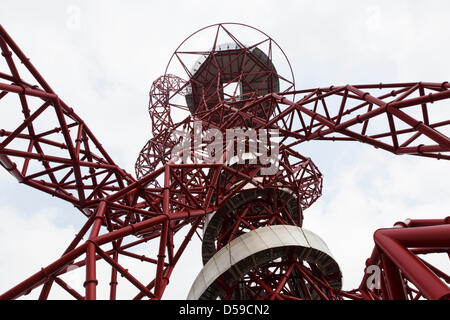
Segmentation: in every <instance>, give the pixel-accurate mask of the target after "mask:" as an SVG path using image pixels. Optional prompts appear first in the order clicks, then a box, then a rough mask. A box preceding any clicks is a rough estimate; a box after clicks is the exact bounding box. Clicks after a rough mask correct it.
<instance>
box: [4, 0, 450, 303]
mask: <svg viewBox="0 0 450 320" xmlns="http://www.w3.org/2000/svg"><path fill="white" fill-rule="evenodd" d="M449 12H450V2H449V1H446V0H442V1H437V0H431V1H413V0H411V1H401V0H397V1H356V0H355V1H345V0H344V1H331V0H330V1H281V0H280V1H264V0H258V1H232V0H227V1H111V0H108V1H75V0H74V1H50V0H41V1H15V0H12V1H10V0H2V1H1V3H0V23H1V24H2V25H3V27H4V28H5V29H6V30H7V31H8V32H9V33H10V35H11V36H12V37H13V38H14V39H15V41H16V42H17V43H18V44H19V46H20V47H21V48H22V50H23V51H24V52H25V54H26V55H27V56H28V57H30V58H31V61H32V62H33V63H34V65H35V66H36V67H37V69H38V70H39V71H40V72H41V74H42V75H43V76H44V77H45V78H46V80H47V81H48V82H49V83H50V85H51V86H52V87H53V89H54V90H55V91H56V92H57V93H58V95H59V96H60V97H61V98H62V99H63V100H64V101H66V102H67V103H68V104H69V105H71V106H72V107H73V108H74V109H75V110H76V112H77V113H78V115H80V116H81V117H82V118H83V119H84V120H85V121H86V123H87V124H88V125H89V127H90V128H91V130H92V131H93V132H94V133H95V134H96V136H97V137H98V138H99V140H100V141H101V142H102V143H103V145H104V147H105V148H106V150H107V151H108V152H109V153H110V155H111V156H112V157H113V159H114V160H115V161H116V162H117V163H118V164H119V165H121V166H122V167H123V168H125V169H126V170H127V171H129V172H134V169H133V168H134V162H135V159H136V157H137V155H138V152H139V151H140V149H141V148H142V146H143V145H144V143H145V142H146V141H147V140H148V138H149V136H150V133H151V132H150V121H149V118H148V114H147V104H148V89H149V87H150V85H151V83H152V82H153V80H155V79H156V78H157V77H158V76H159V75H161V74H163V73H164V69H165V66H166V64H167V61H168V59H169V57H170V55H171V53H172V52H173V50H174V49H175V48H176V47H177V46H178V44H179V43H180V42H181V41H182V40H183V39H184V38H185V37H186V36H188V35H189V34H190V33H192V32H193V31H195V30H197V29H199V28H201V27H203V26H206V25H209V24H214V23H218V22H242V23H246V24H249V25H252V26H255V27H257V28H259V29H261V30H263V31H264V32H266V33H268V34H269V35H270V36H272V37H273V38H274V39H275V40H276V41H277V42H278V43H279V45H280V46H281V47H282V48H283V49H284V51H285V53H286V54H287V56H288V57H289V59H290V61H291V64H292V67H293V69H294V74H295V78H296V87H297V88H312V87H317V86H323V87H325V86H330V85H343V84H350V83H351V84H358V83H379V82H384V83H386V82H410V81H433V82H443V81H448V80H450V79H449V78H450V77H449V75H450V62H449V58H448V56H449V52H450V50H449V49H450V44H449V35H448V34H449V33H448V32H449V30H450V28H449V27H450V20H449V19H448V14H449ZM78 13H79V16H78V18H79V20H77V21H79V24H77V23H76V21H75V23H74V20H73V18H74V16H73V15H74V14H78ZM78 18H77V19H78ZM275 63H276V62H275ZM449 107H450V106H449ZM0 112H1V109H0ZM447 114H448V115H450V112H448V113H447ZM1 116H2V114H1V113H0V117H1ZM448 118H449V117H448V116H447V118H446V119H448ZM442 120H444V119H442ZM300 151H301V152H302V153H304V154H305V155H306V156H309V157H311V158H312V159H313V160H314V161H315V163H316V164H317V165H318V167H319V169H320V170H321V171H322V173H323V174H324V192H323V196H322V197H321V199H320V200H319V201H318V202H317V203H316V204H314V205H313V206H312V207H311V208H310V209H308V210H307V211H306V212H305V223H304V225H305V227H306V228H308V229H310V230H311V231H314V232H315V233H317V234H318V235H320V236H321V237H322V238H323V239H324V240H325V241H326V242H327V243H328V246H329V247H330V249H331V251H332V253H333V255H334V257H335V258H336V260H337V261H338V263H339V264H340V266H341V268H342V271H343V276H344V288H345V289H351V288H354V287H356V286H358V284H359V280H360V279H361V277H362V272H363V267H364V262H365V259H366V258H367V257H369V256H370V253H371V251H372V248H373V238H372V236H373V232H374V231H375V230H376V229H378V228H381V227H390V226H392V225H393V223H395V222H396V221H399V220H404V219H406V218H436V217H445V216H449V215H450V213H449V208H450V197H449V194H448V190H449V187H450V185H449V183H450V182H449V181H450V170H449V163H447V162H443V161H436V160H432V159H421V158H416V157H412V156H401V157H398V156H394V155H391V154H387V153H385V152H384V151H380V150H375V149H374V148H372V147H369V146H366V145H363V144H359V143H325V142H310V143H308V144H305V145H303V146H302V147H301V148H300ZM0 219H1V221H2V223H1V224H0V292H4V291H5V290H7V289H8V288H9V287H11V286H12V285H14V284H16V283H17V282H19V281H20V280H23V279H24V278H26V277H27V276H29V275H31V274H32V273H34V272H36V271H38V270H39V268H40V267H42V266H46V265H47V264H49V263H50V262H52V260H54V259H56V258H57V257H58V256H59V255H60V254H61V253H62V251H63V249H64V248H65V247H66V246H67V244H68V243H69V241H71V239H72V238H73V236H74V234H75V233H76V232H77V230H78V228H79V227H80V225H81V223H82V222H83V221H84V220H83V217H82V216H81V214H80V213H79V212H78V211H76V210H75V209H74V208H73V207H72V206H71V205H68V204H66V203H64V202H63V201H62V200H55V199H52V198H51V197H50V196H47V195H44V194H41V193H40V192H38V191H35V190H32V189H30V188H28V187H25V186H21V185H19V184H18V183H17V182H16V181H15V180H14V178H12V177H10V176H9V175H8V174H6V173H5V172H3V171H2V172H0ZM444 263H447V265H444V266H443V268H444V269H446V270H449V265H448V261H444ZM138 268H140V269H141V271H142V272H144V271H145V270H142V267H141V266H140V267H138ZM200 268H201V257H200V243H199V242H198V241H194V242H192V243H191V244H190V247H189V248H188V249H187V254H185V256H184V257H183V258H182V260H181V261H180V263H179V264H178V265H177V267H176V269H175V272H174V274H173V277H172V278H171V282H170V285H169V287H168V289H167V291H166V296H165V298H175V299H184V298H185V297H186V296H187V293H188V291H189V288H190V285H191V283H192V282H193V280H194V278H195V276H196V275H197V273H198V272H199V271H200ZM79 276H80V277H81V275H79ZM74 277H76V276H74ZM75 280H76V279H75ZM80 282H81V280H80ZM54 297H55V298H64V297H66V295H63V294H61V295H60V294H59V293H57V294H56V295H55V296H54ZM101 297H102V296H101ZM124 298H126V296H124Z"/></svg>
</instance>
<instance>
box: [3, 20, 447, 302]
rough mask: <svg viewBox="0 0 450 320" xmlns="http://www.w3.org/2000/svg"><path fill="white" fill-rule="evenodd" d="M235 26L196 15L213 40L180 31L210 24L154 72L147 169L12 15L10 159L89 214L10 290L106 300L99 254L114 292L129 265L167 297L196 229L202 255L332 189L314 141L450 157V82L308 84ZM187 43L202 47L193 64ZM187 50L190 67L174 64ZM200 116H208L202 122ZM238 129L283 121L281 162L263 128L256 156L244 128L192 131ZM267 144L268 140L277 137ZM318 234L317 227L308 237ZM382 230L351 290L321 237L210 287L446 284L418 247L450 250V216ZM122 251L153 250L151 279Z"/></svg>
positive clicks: (296, 290)
mask: <svg viewBox="0 0 450 320" xmlns="http://www.w3.org/2000/svg"><path fill="white" fill-rule="evenodd" d="M233 26H236V25H235V24H217V25H213V26H210V27H207V28H204V29H202V30H200V31H199V32H202V31H204V30H209V31H211V30H212V32H211V34H212V46H211V43H210V44H209V47H208V48H209V49H198V50H197V49H195V50H186V49H185V48H184V47H183V45H184V44H186V43H187V42H188V40H189V39H191V38H192V37H194V36H196V35H197V34H198V33H194V34H193V35H191V36H190V37H189V38H188V39H187V40H185V41H184V42H183V43H182V45H180V47H179V48H178V49H177V50H176V51H175V53H174V55H173V56H172V59H171V61H170V63H169V66H168V68H167V70H166V73H165V75H163V76H161V77H160V78H158V79H157V80H156V81H155V82H154V83H153V85H152V87H151V90H150V105H149V112H150V118H151V124H152V131H153V137H152V138H151V139H150V140H149V142H148V143H147V144H146V145H145V146H144V148H143V149H142V151H141V153H140V155H139V157H138V160H137V162H136V176H137V179H136V178H134V177H133V176H132V175H131V174H129V173H127V172H125V171H124V170H123V169H121V168H120V167H118V166H117V165H116V164H115V163H114V161H113V160H112V158H111V157H110V156H109V155H108V153H107V152H106V151H105V150H104V149H103V147H102V145H101V144H100V142H99V141H98V140H97V139H96V138H95V136H94V134H93V133H92V131H91V130H90V129H89V128H88V126H87V125H86V124H85V123H84V121H83V120H82V119H81V118H80V117H79V116H78V115H77V114H76V113H75V111H74V110H73V109H72V108H71V107H70V106H68V105H67V104H66V103H64V101H62V100H61V99H60V97H58V95H57V94H56V93H55V92H54V91H53V90H52V89H51V87H50V86H49V84H48V83H47V82H46V81H45V80H44V78H43V77H42V76H41V75H40V73H39V72H38V71H37V69H36V68H35V67H34V66H33V65H32V64H31V62H30V60H29V59H28V58H27V57H26V56H25V55H24V53H23V52H22V51H21V50H20V48H19V47H18V46H17V45H16V44H15V42H14V41H13V39H12V38H11V37H10V36H9V35H8V34H7V32H6V31H5V30H4V29H3V27H1V26H0V48H1V51H2V57H3V65H0V68H4V69H0V71H2V72H0V79H1V82H0V104H1V105H2V108H8V109H10V110H15V112H16V114H17V116H16V118H14V119H9V118H8V119H5V120H4V121H2V123H1V127H2V128H3V129H2V130H0V163H1V165H2V166H3V167H4V168H5V169H6V170H7V171H8V172H9V173H10V174H12V175H13V176H14V177H15V178H16V179H17V180H18V181H19V182H20V183H23V184H26V185H28V186H30V187H32V188H35V189H38V190H41V191H43V192H45V193H48V194H50V195H52V196H54V197H57V198H60V199H63V200H65V201H68V202H70V203H72V204H73V205H74V206H75V207H76V208H77V209H78V210H80V211H81V212H82V213H83V214H84V215H85V216H86V218H87V220H86V222H85V224H84V225H83V227H82V228H81V230H80V231H79V233H78V234H77V235H76V237H75V238H74V239H73V241H72V242H71V243H70V244H69V245H68V247H67V249H66V250H65V251H64V253H63V254H62V256H61V257H60V258H59V259H57V260H56V261H54V262H53V263H51V264H49V265H48V266H47V267H45V268H42V269H41V270H39V271H38V272H37V273H35V274H34V275H32V276H31V277H29V278H28V279H26V280H24V281H23V282H21V283H20V284H18V285H17V286H15V287H14V288H11V289H10V290H8V291H7V292H5V293H3V294H2V295H1V296H0V298H2V299H16V298H18V297H20V296H22V295H24V294H28V293H29V292H30V291H32V290H34V289H36V288H38V287H41V288H40V289H39V290H40V296H39V298H40V299H47V298H48V297H49V294H50V292H51V289H52V287H53V286H55V285H58V286H60V287H61V288H63V289H64V290H66V291H67V292H68V293H69V294H71V295H72V296H73V297H74V298H76V299H96V291H97V285H98V281H97V271H96V268H97V264H98V261H100V260H102V261H104V262H105V263H107V264H108V265H109V266H110V270H111V275H110V278H111V281H110V283H109V292H110V298H111V299H116V298H117V292H118V289H119V288H120V286H118V276H119V275H121V276H122V277H124V278H125V279H126V280H128V281H129V282H130V283H131V284H132V285H133V286H134V287H135V288H136V295H135V296H134V299H142V298H144V297H146V298H150V299H161V298H162V297H163V293H164V291H165V288H166V286H167V285H168V283H169V279H170V276H171V274H172V272H173V270H174V267H175V265H176V264H177V261H178V260H179V259H180V257H181V255H182V254H183V252H184V251H185V249H186V247H187V245H188V243H189V241H190V240H191V238H192V237H193V236H194V235H195V234H196V233H197V231H198V230H199V229H200V228H203V230H204V233H203V248H202V254H203V262H204V264H205V268H207V266H208V261H210V260H211V259H214V257H218V256H219V255H220V254H221V252H223V251H224V250H228V248H231V247H232V246H233V244H235V243H237V242H236V240H239V239H244V238H245V237H247V238H250V236H251V235H254V234H255V232H257V231H258V230H263V229H264V230H275V229H271V228H282V227H283V226H285V227H287V228H288V229H289V228H294V229H293V230H300V231H302V230H303V229H302V228H301V227H302V223H303V217H304V210H306V209H307V208H308V207H309V206H311V205H312V204H313V203H314V202H315V201H316V200H317V199H318V198H319V197H320V196H321V191H322V174H321V172H320V171H319V169H318V168H317V167H316V165H315V164H314V163H313V162H312V160H311V159H309V158H307V157H305V156H303V155H301V154H300V153H298V152H297V151H296V150H295V147H296V146H297V145H299V144H300V143H303V142H305V141H310V140H333V141H359V142H362V143H366V144H369V145H372V146H374V147H376V148H379V149H383V150H386V151H389V152H392V153H395V154H399V155H401V154H410V155H416V156H422V157H429V158H435V159H442V160H450V139H449V136H448V134H449V130H448V129H449V125H450V119H449V117H448V116H449V112H448V111H449V109H448V108H449V105H448V103H449V99H450V84H449V83H448V82H443V83H427V82H416V83H394V84H382V83H380V84H369V85H345V86H336V87H335V86H331V87H326V88H314V89H309V90H296V89H295V86H294V80H293V76H292V69H291V68H290V64H289V62H288V60H287V59H286V61H287V68H285V69H283V70H282V71H283V72H287V73H288V74H289V73H291V76H283V75H282V71H278V70H277V69H276V67H277V68H278V66H275V65H274V64H273V63H272V60H273V58H274V57H275V55H276V54H275V51H276V50H278V53H279V55H278V56H281V57H284V58H285V56H284V53H283V52H282V50H281V49H280V48H279V47H278V45H277V44H276V42H275V41H273V39H272V38H270V37H269V36H267V35H266V34H264V33H262V32H260V31H258V30H256V29H254V28H251V27H248V26H244V25H238V27H242V28H247V29H250V30H252V31H256V32H258V33H259V35H260V36H261V38H259V39H258V40H257V41H256V42H254V43H244V42H243V41H241V40H239V39H238V37H237V36H236V35H235V34H234V33H233V32H231V31H230V30H231V29H232V27H233ZM224 37H226V38H227V40H226V41H224V40H223V39H224ZM224 43H225V44H224ZM280 52H281V54H280ZM185 56H196V59H197V60H196V62H195V63H194V64H193V65H194V67H193V68H192V69H189V68H190V67H191V66H192V63H190V64H189V62H186V59H185V58H184V57H185ZM175 64H176V65H178V69H176V71H177V72H178V73H175V72H172V71H171V70H170V66H173V65H175ZM180 72H184V73H185V79H183V77H182V76H181V75H180ZM175 74H178V76H177V75H175ZM182 111H183V112H185V113H186V117H185V118H184V119H182V120H179V121H178V120H175V114H174V112H180V114H181V113H182ZM187 112H190V114H187ZM196 123H201V124H202V128H201V129H199V131H198V132H196V130H197V129H196ZM233 128H241V129H246V130H249V129H253V130H255V132H261V131H258V130H266V131H265V132H269V133H268V134H267V136H262V135H260V134H258V135H257V136H255V138H254V140H258V141H261V140H264V141H266V142H267V141H271V140H273V139H275V136H273V135H272V133H271V132H277V133H278V136H277V138H278V139H279V141H280V144H279V156H278V158H277V166H278V170H277V173H276V174H274V175H263V174H261V170H262V169H263V168H264V167H266V166H267V163H265V164H264V163H261V162H260V161H256V160H255V161H251V160H253V158H252V157H251V155H252V152H251V151H248V150H249V148H250V144H251V139H247V140H246V142H245V146H246V148H247V149H246V150H247V151H246V153H245V154H246V155H250V157H247V161H244V162H238V161H232V160H231V161H230V160H229V158H227V155H228V154H229V153H230V152H234V151H236V150H234V149H235V148H236V145H235V143H236V141H235V140H232V141H231V143H230V141H222V142H218V141H213V140H207V139H206V140H202V143H203V144H202V145H201V147H200V148H197V149H195V148H194V149H193V150H192V148H190V147H191V142H190V141H191V138H192V139H193V140H194V139H195V136H196V135H198V134H200V135H202V134H203V135H204V134H205V133H206V132H207V131H208V130H216V132H222V133H225V132H226V130H227V129H233ZM180 132H181V133H182V132H185V133H187V134H185V135H182V134H180ZM238 139H239V138H238ZM183 143H184V144H183ZM180 145H181V146H184V147H182V148H179V146H180ZM219 146H220V147H221V148H222V149H223V150H224V154H223V155H219V157H217V155H215V154H213V155H211V154H210V153H209V154H208V153H207V152H206V151H205V150H211V149H208V148H210V147H219ZM215 150H216V149H215ZM258 151H259V152H261V150H258ZM263 151H264V152H266V151H267V152H268V153H270V152H272V151H273V150H272V146H271V144H269V147H268V149H267V150H263ZM208 157H210V158H212V157H213V158H214V161H213V160H212V159H209V158H208ZM205 159H206V161H205ZM182 160H184V161H182ZM208 160H210V161H208ZM295 228H297V229H295ZM181 230H183V233H182V235H183V236H184V238H181V239H180V238H179V237H178V235H179V234H181V233H179V232H180V231H181ZM302 232H303V231H302ZM311 237H312V236H310V238H308V237H307V236H306V233H305V239H311ZM374 239H375V247H374V251H373V253H372V256H371V257H370V258H369V259H368V260H367V266H366V267H367V269H369V268H371V267H373V266H376V267H378V268H379V270H381V272H380V277H381V281H380V286H371V285H369V284H368V283H369V282H368V281H367V280H368V278H369V277H370V274H369V273H368V272H366V271H367V270H365V272H364V276H363V279H362V281H361V285H360V286H359V288H357V289H355V290H352V291H343V290H342V289H341V287H340V284H341V278H342V275H341V274H340V271H339V267H338V266H337V264H335V263H334V260H329V259H330V257H329V256H328V255H327V254H325V253H324V252H325V251H324V250H322V251H321V250H319V247H320V246H319V247H317V248H316V249H314V248H313V246H311V248H310V249H309V251H308V252H310V251H311V250H312V252H313V253H311V254H310V253H308V255H307V256H305V251H304V250H305V249H304V248H303V247H302V246H301V244H300V245H298V246H297V245H290V246H284V247H282V250H281V249H280V250H278V251H277V250H274V251H273V252H272V251H271V252H272V253H273V255H272V256H270V257H266V256H264V257H262V255H260V254H259V255H258V254H256V253H255V254H254V255H253V256H252V257H253V258H254V259H253V260H252V261H253V262H252V263H254V264H253V265H251V267H250V266H249V267H247V266H245V268H247V269H245V268H244V266H243V264H242V263H241V264H240V265H239V266H240V267H241V271H242V274H240V275H239V276H236V275H235V274H233V273H232V272H231V271H227V272H225V273H223V274H220V275H219V276H218V277H217V278H216V279H213V280H214V281H213V282H212V284H210V286H209V287H208V289H207V291H205V292H204V293H203V295H202V296H201V297H200V296H199V297H200V298H208V297H209V298H217V297H220V298H222V299H358V300H362V299H419V298H426V299H448V298H449V297H450V289H449V287H448V283H450V277H449V275H447V274H446V273H445V272H443V271H441V270H439V269H438V268H437V267H436V266H433V265H431V264H430V263H429V262H427V261H425V260H424V259H422V258H421V256H420V255H423V254H430V253H440V254H445V255H449V256H450V253H449V252H450V251H449V250H450V218H445V219H430V220H411V221H407V222H405V223H397V224H396V228H392V229H381V230H378V231H377V232H376V233H375V237H374ZM149 244H151V245H152V248H154V250H150V249H149V250H148V252H149V254H148V255H147V254H146V255H141V254H138V253H136V248H138V247H142V246H144V245H149ZM280 248H281V247H280ZM313 249H314V250H316V251H314V250H313ZM314 252H316V253H314ZM122 257H127V258H132V259H136V260H140V261H143V262H145V263H146V264H148V265H149V267H148V273H149V274H150V273H153V276H152V280H150V281H148V282H143V281H141V280H139V279H138V278H137V277H136V276H135V275H133V270H127V269H126V268H125V267H124V266H123V265H122V264H121V259H122ZM305 257H306V258H305ZM230 259H231V258H230ZM258 259H259V260H258ZM244 260H245V259H244ZM244 260H242V261H244ZM255 261H256V262H255ZM330 261H331V262H332V263H331V262H330ZM330 263H331V264H330ZM210 264H211V263H210ZM73 267H77V268H80V267H83V268H85V270H86V272H85V281H84V287H85V291H84V292H79V291H77V290H75V289H73V288H72V287H71V286H70V284H69V283H66V282H65V281H64V280H63V276H64V275H65V274H67V273H69V272H71V270H73ZM234 267H235V266H233V268H234ZM230 270H231V269H230Z"/></svg>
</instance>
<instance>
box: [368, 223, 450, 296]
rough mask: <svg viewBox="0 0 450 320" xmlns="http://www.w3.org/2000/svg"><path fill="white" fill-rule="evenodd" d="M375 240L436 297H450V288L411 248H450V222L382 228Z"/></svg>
mask: <svg viewBox="0 0 450 320" xmlns="http://www.w3.org/2000/svg"><path fill="white" fill-rule="evenodd" d="M374 239H375V243H376V244H377V246H378V247H379V248H380V250H382V252H383V253H384V254H386V256H387V257H388V258H389V259H390V260H391V261H392V262H393V263H394V264H395V265H396V266H397V267H398V269H399V270H400V271H401V272H402V273H403V274H404V275H405V276H406V277H407V278H408V279H409V280H410V281H411V282H412V283H413V284H414V285H415V286H416V287H417V288H418V289H419V290H420V292H422V293H423V295H424V296H425V297H426V298H428V299H432V300H440V299H448V298H450V288H449V287H448V286H447V285H445V284H444V283H443V282H442V281H441V280H440V279H439V278H438V277H437V276H436V275H435V274H434V273H433V272H432V271H431V270H430V269H428V268H427V267H426V266H425V265H424V264H423V263H422V262H421V261H420V260H419V259H418V258H417V257H416V256H415V255H414V254H412V253H411V252H410V251H409V250H408V249H407V247H439V248H440V247H442V246H449V247H450V225H439V226H429V227H417V228H405V229H381V230H378V231H376V232H375V235H374Z"/></svg>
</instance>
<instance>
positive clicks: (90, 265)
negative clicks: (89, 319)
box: [84, 201, 106, 300]
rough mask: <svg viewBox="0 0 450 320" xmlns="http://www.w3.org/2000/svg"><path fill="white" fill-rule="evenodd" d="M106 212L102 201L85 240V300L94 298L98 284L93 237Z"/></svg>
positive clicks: (96, 233) (97, 232)
mask: <svg viewBox="0 0 450 320" xmlns="http://www.w3.org/2000/svg"><path fill="white" fill-rule="evenodd" d="M105 213H106V203H105V202H104V201H102V202H101V203H100V206H99V207H98V211H97V212H96V215H95V220H94V223H93V225H92V229H91V233H90V235H89V239H88V241H87V248H86V282H85V283H84V287H85V288H86V300H95V299H96V287H97V284H98V281H97V278H96V277H97V275H96V263H97V259H96V243H95V239H96V238H97V237H98V234H99V232H100V228H101V226H102V224H103V219H104V217H105Z"/></svg>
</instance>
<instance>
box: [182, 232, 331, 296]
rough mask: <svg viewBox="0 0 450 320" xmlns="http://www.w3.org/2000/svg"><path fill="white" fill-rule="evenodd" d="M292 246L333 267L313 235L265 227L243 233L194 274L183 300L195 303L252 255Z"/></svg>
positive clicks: (329, 253)
mask: <svg viewBox="0 0 450 320" xmlns="http://www.w3.org/2000/svg"><path fill="white" fill-rule="evenodd" d="M293 246H294V247H302V248H305V254H306V255H307V254H308V252H311V250H309V249H315V250H317V251H320V252H322V253H325V254H326V255H328V256H329V257H330V263H331V262H334V263H335V261H334V259H333V257H332V255H331V252H330V250H329V249H328V246H327V245H326V243H325V242H324V241H323V240H322V239H321V238H320V237H319V236H318V235H316V234H314V233H313V232H311V231H309V230H306V229H302V228H300V227H297V226H290V225H276V226H267V227H263V228H259V229H256V230H252V231H250V232H248V233H245V234H243V235H241V236H240V237H238V238H236V239H234V240H233V241H231V242H230V243H229V244H228V245H227V246H225V247H223V248H222V249H220V250H219V251H218V252H217V253H216V254H215V255H214V256H213V257H212V258H211V259H210V260H209V261H208V263H206V265H205V266H204V267H203V269H202V270H201V271H200V273H199V274H198V276H197V278H196V279H195V281H194V283H193V285H192V287H191V290H190V292H189V294H188V297H187V299H188V300H197V299H199V298H200V297H201V296H202V295H203V293H204V292H205V291H206V290H207V289H208V288H209V287H210V286H211V285H212V284H213V283H214V281H215V280H216V279H217V278H218V277H220V276H221V275H222V274H224V273H225V272H227V271H228V270H230V269H231V268H232V267H233V266H234V265H236V264H237V263H238V262H240V261H242V260H244V259H246V258H248V257H250V256H252V255H255V254H256V253H258V252H261V251H265V250H270V249H274V248H280V247H293ZM305 258H307V256H305ZM336 265H337V264H336Z"/></svg>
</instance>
